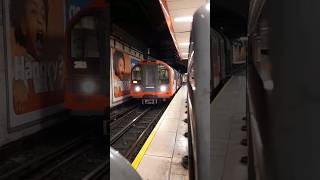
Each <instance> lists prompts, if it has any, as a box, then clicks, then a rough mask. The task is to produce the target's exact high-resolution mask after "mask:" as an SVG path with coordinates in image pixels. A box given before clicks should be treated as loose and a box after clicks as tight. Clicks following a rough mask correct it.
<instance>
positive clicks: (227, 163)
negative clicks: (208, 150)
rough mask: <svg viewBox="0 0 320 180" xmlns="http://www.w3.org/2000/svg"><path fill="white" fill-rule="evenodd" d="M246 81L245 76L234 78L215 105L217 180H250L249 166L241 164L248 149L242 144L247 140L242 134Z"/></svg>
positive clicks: (214, 158)
mask: <svg viewBox="0 0 320 180" xmlns="http://www.w3.org/2000/svg"><path fill="white" fill-rule="evenodd" d="M245 92H246V78H245V75H244V73H243V72H242V73H240V74H238V75H235V76H233V77H232V78H231V79H230V80H229V81H228V82H227V83H226V85H225V86H224V87H223V89H222V90H221V91H220V93H219V94H218V95H217V97H216V98H215V99H214V101H213V103H212V104H211V113H213V116H212V117H213V125H214V128H213V133H214V138H213V142H212V141H211V143H213V149H214V152H213V153H212V154H213V160H214V162H213V168H214V177H213V180H247V179H248V175H247V166H246V165H244V164H242V163H240V159H241V157H242V156H245V155H247V147H245V146H242V145H241V144H240V142H241V140H242V139H243V138H246V132H243V131H241V127H242V126H243V125H245V121H243V120H242V118H243V117H244V116H245V111H246V109H245V108H246V94H245Z"/></svg>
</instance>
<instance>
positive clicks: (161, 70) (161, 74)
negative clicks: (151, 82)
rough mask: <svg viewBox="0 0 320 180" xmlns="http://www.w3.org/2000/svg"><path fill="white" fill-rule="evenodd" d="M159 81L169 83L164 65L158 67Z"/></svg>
mask: <svg viewBox="0 0 320 180" xmlns="http://www.w3.org/2000/svg"><path fill="white" fill-rule="evenodd" d="M158 73H159V80H160V83H169V73H168V70H167V68H166V67H165V66H164V65H159V66H158Z"/></svg>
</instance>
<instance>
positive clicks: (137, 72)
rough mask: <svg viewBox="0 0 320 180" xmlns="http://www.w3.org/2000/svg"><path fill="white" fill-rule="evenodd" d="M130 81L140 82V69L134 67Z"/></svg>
mask: <svg viewBox="0 0 320 180" xmlns="http://www.w3.org/2000/svg"><path fill="white" fill-rule="evenodd" d="M132 80H138V81H141V67H140V66H135V67H134V68H133V70H132Z"/></svg>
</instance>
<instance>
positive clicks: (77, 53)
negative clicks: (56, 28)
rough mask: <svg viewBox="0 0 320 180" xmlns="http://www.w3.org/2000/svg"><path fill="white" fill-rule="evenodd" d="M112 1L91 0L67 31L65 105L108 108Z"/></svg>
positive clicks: (80, 108)
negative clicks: (109, 2)
mask: <svg viewBox="0 0 320 180" xmlns="http://www.w3.org/2000/svg"><path fill="white" fill-rule="evenodd" d="M109 11H110V8H109V4H108V3H106V2H105V1H103V0H92V1H89V3H88V5H87V6H86V7H84V8H82V9H81V10H80V11H79V12H78V13H77V14H76V15H75V16H74V17H72V18H71V20H70V22H69V23H68V25H67V29H66V33H65V58H64V59H65V82H64V84H65V86H64V106H65V107H66V108H67V109H70V110H74V111H97V112H102V113H103V112H104V111H105V110H106V108H107V107H109V98H110V97H109V96H110V95H109V92H110V90H109V84H110V75H109V73H106V72H109V69H110V61H109V59H110V40H109V38H110V28H109V27H108V26H110V17H109V13H110V12H109Z"/></svg>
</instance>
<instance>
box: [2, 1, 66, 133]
mask: <svg viewBox="0 0 320 180" xmlns="http://www.w3.org/2000/svg"><path fill="white" fill-rule="evenodd" d="M63 7H64V5H63V0H6V1H5V10H6V14H7V16H6V17H7V19H6V24H7V26H6V32H7V37H8V38H7V44H6V50H7V59H8V69H9V71H8V76H9V79H10V81H9V95H10V106H11V107H10V110H11V113H10V114H11V116H10V117H11V118H10V123H9V125H10V128H13V127H16V126H19V125H23V124H25V123H29V122H32V121H35V120H38V119H41V118H43V117H45V116H48V115H51V114H53V113H56V112H58V111H61V110H62V107H63V106H62V103H63V47H64V11H63Z"/></svg>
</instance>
